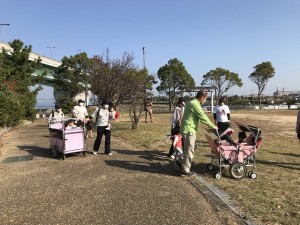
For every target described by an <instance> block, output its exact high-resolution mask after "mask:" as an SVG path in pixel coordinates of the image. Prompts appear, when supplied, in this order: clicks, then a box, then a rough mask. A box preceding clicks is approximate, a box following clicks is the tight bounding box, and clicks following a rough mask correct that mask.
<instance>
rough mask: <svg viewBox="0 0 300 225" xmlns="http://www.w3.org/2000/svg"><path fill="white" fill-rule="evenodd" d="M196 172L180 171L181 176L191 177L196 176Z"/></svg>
mask: <svg viewBox="0 0 300 225" xmlns="http://www.w3.org/2000/svg"><path fill="white" fill-rule="evenodd" d="M196 175H197V174H196V173H195V172H191V171H190V172H188V173H182V172H181V176H183V177H193V176H196Z"/></svg>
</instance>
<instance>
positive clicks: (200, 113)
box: [193, 104, 218, 129]
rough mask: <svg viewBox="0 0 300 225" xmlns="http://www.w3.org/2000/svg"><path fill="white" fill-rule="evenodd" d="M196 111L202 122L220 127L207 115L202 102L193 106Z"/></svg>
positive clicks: (212, 126)
mask: <svg viewBox="0 0 300 225" xmlns="http://www.w3.org/2000/svg"><path fill="white" fill-rule="evenodd" d="M193 110H194V113H195V114H196V116H197V117H198V118H199V120H200V122H201V123H203V124H205V125H206V126H208V127H210V128H214V129H218V128H217V126H215V125H214V124H213V123H212V122H211V121H210V119H209V118H208V117H207V115H206V114H205V113H204V112H203V109H202V107H201V104H194V106H193Z"/></svg>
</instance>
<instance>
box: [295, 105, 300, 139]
mask: <svg viewBox="0 0 300 225" xmlns="http://www.w3.org/2000/svg"><path fill="white" fill-rule="evenodd" d="M296 133H297V137H298V139H299V142H300V110H299V111H298V116H297V122H296Z"/></svg>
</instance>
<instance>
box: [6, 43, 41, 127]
mask: <svg viewBox="0 0 300 225" xmlns="http://www.w3.org/2000/svg"><path fill="white" fill-rule="evenodd" d="M9 45H10V47H11V49H12V50H11V51H10V50H5V49H4V48H3V49H2V51H1V52H0V65H1V67H0V93H1V98H2V99H5V101H1V103H0V109H1V111H0V126H15V125H17V124H18V123H19V122H21V121H22V120H24V119H29V120H33V119H34V118H35V117H34V116H35V108H34V106H35V104H36V95H37V93H38V91H40V90H41V86H40V85H38V86H37V87H36V88H33V86H36V84H39V83H40V82H42V81H43V80H44V76H45V72H44V73H41V74H37V75H36V76H33V74H34V72H35V71H36V70H37V69H40V68H41V59H40V58H38V59H37V60H33V61H32V60H29V55H30V52H31V48H32V47H31V45H29V46H24V44H23V42H22V41H20V40H14V41H13V42H10V43H9Z"/></svg>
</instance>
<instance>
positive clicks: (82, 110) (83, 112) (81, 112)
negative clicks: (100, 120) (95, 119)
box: [72, 99, 88, 121]
mask: <svg viewBox="0 0 300 225" xmlns="http://www.w3.org/2000/svg"><path fill="white" fill-rule="evenodd" d="M84 103H85V102H84V101H83V100H82V99H79V100H78V105H75V106H74V107H73V110H72V114H73V117H75V118H77V119H78V120H81V121H84V120H85V118H86V116H88V112H87V109H86V107H85V106H84Z"/></svg>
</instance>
